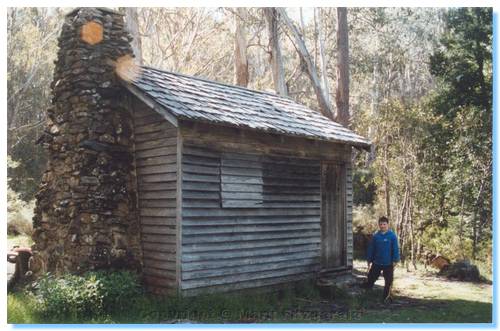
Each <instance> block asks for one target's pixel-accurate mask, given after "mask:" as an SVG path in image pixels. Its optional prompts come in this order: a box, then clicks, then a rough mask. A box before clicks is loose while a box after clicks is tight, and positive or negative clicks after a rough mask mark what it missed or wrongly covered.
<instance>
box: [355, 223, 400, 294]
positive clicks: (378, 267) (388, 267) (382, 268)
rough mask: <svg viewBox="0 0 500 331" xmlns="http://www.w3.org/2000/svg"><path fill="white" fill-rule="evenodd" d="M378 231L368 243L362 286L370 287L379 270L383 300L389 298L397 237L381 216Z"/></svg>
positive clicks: (397, 250) (396, 251)
mask: <svg viewBox="0 0 500 331" xmlns="http://www.w3.org/2000/svg"><path fill="white" fill-rule="evenodd" d="M378 227H379V231H377V232H376V233H375V234H374V235H373V238H372V240H371V241H370V244H369V245H368V252H367V262H368V269H369V270H370V271H369V272H368V279H367V281H366V283H365V284H363V285H362V287H364V288H369V289H371V288H372V287H373V284H375V282H376V281H377V279H378V277H379V276H380V272H383V275H384V282H385V284H384V297H383V301H384V302H388V301H390V300H391V298H390V295H391V286H392V280H393V276H394V265H395V264H396V263H398V262H399V248H398V238H397V237H396V235H395V234H394V232H392V231H391V230H389V220H388V219H387V217H385V216H382V217H380V218H379V220H378Z"/></svg>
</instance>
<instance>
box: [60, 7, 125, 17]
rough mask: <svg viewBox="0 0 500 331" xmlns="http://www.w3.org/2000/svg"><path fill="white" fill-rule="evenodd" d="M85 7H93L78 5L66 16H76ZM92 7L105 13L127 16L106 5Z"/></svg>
mask: <svg viewBox="0 0 500 331" xmlns="http://www.w3.org/2000/svg"><path fill="white" fill-rule="evenodd" d="M85 8H91V7H76V8H75V9H73V10H71V11H70V12H69V13H67V14H66V15H65V16H66V17H70V16H75V15H76V13H78V11H80V10H81V9H85ZM92 9H97V10H99V11H101V12H104V13H109V14H114V15H121V16H125V15H124V14H122V13H120V12H119V11H117V10H114V9H110V8H106V7H92Z"/></svg>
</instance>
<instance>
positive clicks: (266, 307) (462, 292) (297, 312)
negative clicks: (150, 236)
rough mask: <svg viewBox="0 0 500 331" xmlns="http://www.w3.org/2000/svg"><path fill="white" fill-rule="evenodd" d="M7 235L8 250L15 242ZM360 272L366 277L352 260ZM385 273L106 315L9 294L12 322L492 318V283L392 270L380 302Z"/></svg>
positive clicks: (152, 301) (143, 300)
mask: <svg viewBox="0 0 500 331" xmlns="http://www.w3.org/2000/svg"><path fill="white" fill-rule="evenodd" d="M12 240H13V239H12V238H9V247H10V243H11V242H12ZM354 267H355V273H356V274H358V275H364V274H366V265H365V263H364V262H361V261H355V265H354ZM383 283H384V281H383V278H382V277H380V279H379V280H378V281H377V282H376V283H375V285H376V286H375V288H374V289H373V290H371V291H366V290H362V289H360V288H359V286H357V285H355V286H351V287H344V288H332V290H331V291H328V293H326V294H325V292H324V291H320V290H319V289H318V287H316V286H315V285H314V283H312V282H310V283H304V284H303V285H301V286H295V287H291V288H288V289H285V290H282V291H278V292H270V293H261V294H257V293H255V294H252V293H251V292H249V293H248V294H245V295H241V294H239V295H238V293H234V294H225V295H224V294H222V295H221V294H219V295H207V296H201V297H194V298H158V297H153V296H149V295H143V296H141V297H140V298H137V300H136V301H135V302H134V303H133V305H132V306H131V307H130V309H126V310H120V311H118V312H116V313H111V314H106V315H105V316H99V317H89V318H84V319H81V318H80V319H71V318H68V319H67V320H61V319H55V320H54V319H52V318H50V317H42V316H40V315H39V314H37V313H36V312H35V309H34V302H33V297H32V296H30V295H27V294H26V292H23V291H18V292H15V293H11V294H9V295H8V322H9V323H14V324H18V323H19V324H21V323H154V324H156V323H491V321H492V294H493V293H492V290H493V289H492V285H491V282H483V283H470V282H460V281H452V280H448V279H446V278H444V277H440V276H437V275H436V272H435V271H425V270H423V268H419V270H417V271H411V272H408V271H407V270H406V269H403V268H401V267H399V268H396V270H395V281H394V286H393V291H392V293H393V298H394V300H393V302H392V303H390V304H384V303H382V302H381V297H382V290H383Z"/></svg>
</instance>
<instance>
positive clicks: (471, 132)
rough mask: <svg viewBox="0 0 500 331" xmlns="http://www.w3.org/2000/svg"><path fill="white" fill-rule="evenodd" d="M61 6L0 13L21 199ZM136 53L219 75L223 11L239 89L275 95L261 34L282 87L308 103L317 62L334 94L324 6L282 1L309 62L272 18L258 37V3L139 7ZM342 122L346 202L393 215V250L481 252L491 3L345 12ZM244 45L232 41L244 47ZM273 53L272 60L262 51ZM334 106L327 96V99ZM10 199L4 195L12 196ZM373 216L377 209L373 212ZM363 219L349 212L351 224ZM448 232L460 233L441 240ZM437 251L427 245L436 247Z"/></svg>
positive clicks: (226, 65) (227, 66) (223, 69)
mask: <svg viewBox="0 0 500 331" xmlns="http://www.w3.org/2000/svg"><path fill="white" fill-rule="evenodd" d="M66 11H67V10H62V9H48V8H11V9H9V10H8V45H7V53H8V76H7V82H8V100H7V103H8V154H9V156H10V157H11V158H12V160H14V161H16V162H17V164H18V166H17V167H11V168H9V173H8V175H9V178H10V180H9V185H10V186H9V187H10V188H11V189H12V192H11V195H12V196H13V194H16V196H15V197H16V199H17V198H22V199H24V200H26V201H29V200H31V199H32V197H33V195H34V192H35V191H36V189H37V187H38V183H39V181H40V176H41V172H42V169H43V168H44V166H45V158H44V156H43V152H42V151H41V149H40V148H39V147H38V145H36V144H35V142H36V140H37V139H38V137H39V135H40V133H41V130H42V124H43V122H44V120H45V111H44V110H45V109H46V108H47V107H48V106H49V104H50V98H51V96H50V88H49V86H50V82H51V81H52V73H53V61H54V59H55V56H56V51H57V35H58V33H59V31H60V24H62V22H63V19H62V17H63V15H64V13H65V12H66ZM134 11H135V12H136V14H137V17H136V21H137V22H136V23H137V27H138V29H137V31H136V35H137V36H139V37H140V39H141V45H142V57H143V63H144V64H145V65H148V66H153V67H158V68H162V69H166V70H170V71H174V72H181V73H185V74H189V75H196V76H201V77H204V78H208V79H213V80H217V81H221V82H226V83H229V84H231V83H232V82H233V80H234V63H235V52H234V43H233V42H228V41H232V40H234V38H235V29H234V26H233V24H234V21H235V19H237V20H238V24H239V25H240V29H241V31H244V32H245V34H244V36H245V39H246V46H245V48H246V49H245V54H246V63H247V64H246V65H247V69H248V76H247V77H246V78H247V79H248V87H249V88H252V89H258V90H268V91H274V90H275V84H274V82H273V69H272V68H273V65H272V61H270V56H272V53H273V51H272V49H273V47H272V45H271V44H270V43H269V41H270V39H273V38H275V41H279V49H280V57H281V61H280V67H281V66H282V70H281V69H280V74H282V77H283V79H282V80H283V82H282V84H281V85H282V87H283V89H284V90H285V89H286V93H287V95H288V97H290V98H293V99H294V100H296V101H297V102H300V103H302V104H305V105H307V106H309V107H310V108H313V109H316V110H319V107H318V101H317V98H316V95H315V89H314V87H313V85H312V84H311V80H310V79H309V77H308V67H307V66H309V69H315V71H317V76H318V77H321V81H322V82H325V81H326V82H330V83H329V84H325V83H322V84H321V85H322V88H323V89H324V92H323V93H325V95H327V96H328V97H327V98H326V99H327V100H329V101H328V102H329V103H332V102H333V100H335V98H334V97H333V95H334V94H333V91H335V90H336V88H337V86H336V84H335V83H334V82H336V81H337V78H338V77H337V71H336V66H337V55H338V52H339V49H337V45H336V42H335V40H336V38H335V36H336V33H337V11H336V8H322V9H321V10H320V11H318V12H317V13H316V12H314V10H312V9H292V8H287V9H286V10H285V12H286V13H287V14H288V17H289V18H290V22H291V23H293V25H294V26H295V27H296V28H297V33H298V34H299V35H300V37H301V40H302V42H303V44H304V47H305V48H306V49H307V50H308V52H309V54H310V63H308V64H306V63H305V61H304V59H303V58H301V57H300V56H298V54H297V51H296V48H295V47H296V42H295V43H294V38H293V36H292V35H291V33H290V29H287V28H286V25H285V24H283V22H281V23H279V22H277V24H276V26H275V29H273V30H272V34H273V35H274V36H273V37H272V38H270V36H269V34H270V32H269V29H268V28H267V26H266V16H265V11H264V9H263V8H245V9H244V15H241V17H240V16H236V15H238V12H239V11H238V10H235V9H233V8H146V7H142V8H137V9H136V10H134ZM347 22H348V32H349V62H350V64H349V74H350V84H349V111H350V113H351V125H352V127H353V129H354V130H355V131H357V132H358V133H360V134H362V135H365V136H367V137H369V138H370V139H371V140H372V141H373V143H374V148H373V150H372V151H371V153H369V154H366V153H356V154H355V155H356V158H355V162H356V165H357V168H358V169H360V170H359V171H358V172H356V173H355V175H354V187H355V194H354V200H355V201H356V202H358V203H359V204H366V205H367V206H368V207H365V208H364V209H363V210H364V211H365V212H363V213H362V214H363V215H365V216H363V218H367V217H366V215H368V212H369V211H373V213H374V215H372V217H373V219H366V221H367V222H373V221H374V220H375V219H376V216H379V215H378V214H380V213H382V211H383V213H385V214H388V215H390V216H391V219H392V221H393V224H394V225H395V227H396V230H397V231H398V234H399V236H400V238H401V244H402V247H403V255H404V256H405V257H408V258H409V260H415V259H416V258H417V257H418V255H419V254H420V253H422V252H423V251H424V250H426V249H428V250H432V251H433V252H436V253H442V254H446V255H448V256H449V257H451V258H480V259H483V260H485V259H487V258H488V256H491V255H488V254H489V253H488V252H490V251H491V250H490V248H491V223H492V221H491V213H492V212H491V208H492V202H491V198H492V197H491V194H492V192H491V190H492V163H491V162H492V161H491V160H492V159H491V144H492V141H491V132H492V111H491V108H492V59H491V53H492V11H491V9H487V8H457V9H436V8H349V10H348V14H347ZM242 51H243V50H242ZM271 58H272V57H271ZM332 105H333V104H332ZM11 200H12V199H11ZM375 213H376V214H377V215H375ZM359 221H361V220H359ZM450 237H453V238H458V239H452V240H450ZM438 251H439V252H438Z"/></svg>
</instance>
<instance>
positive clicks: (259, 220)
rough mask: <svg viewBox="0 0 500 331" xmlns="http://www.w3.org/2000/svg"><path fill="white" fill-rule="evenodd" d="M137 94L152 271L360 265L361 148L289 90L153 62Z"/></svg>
mask: <svg viewBox="0 0 500 331" xmlns="http://www.w3.org/2000/svg"><path fill="white" fill-rule="evenodd" d="M125 86H126V87H127V89H128V90H129V91H130V92H131V95H133V97H131V98H129V107H130V109H131V111H132V114H133V119H134V141H135V148H134V150H135V154H134V155H135V165H136V172H137V185H138V201H139V205H138V208H139V215H140V224H141V229H142V237H141V242H142V252H143V264H144V269H143V272H144V277H145V280H146V282H147V283H148V284H149V286H151V287H153V288H155V287H160V288H170V289H177V290H180V291H181V292H182V293H184V294H191V293H198V292H199V291H205V290H212V291H213V290H215V291H218V290H231V289H242V288H248V287H260V286H267V285H272V284H279V283H284V282H289V281H296V280H300V279H304V278H310V277H315V276H316V275H317V273H318V272H320V271H323V272H325V271H345V270H350V269H351V268H352V256H353V242H352V199H353V196H352V178H351V173H352V167H351V149H352V147H353V146H354V147H358V148H367V147H369V142H368V141H367V140H366V139H365V138H363V137H361V136H359V135H357V134H355V133H353V132H352V131H350V130H349V129H346V128H344V127H342V126H341V125H339V124H338V123H335V122H333V121H332V120H330V119H328V118H326V117H325V116H323V115H321V114H320V113H318V112H317V111H313V110H311V109H308V108H307V107H305V106H303V105H300V104H297V103H296V102H294V101H292V100H291V99H289V98H284V97H280V96H277V95H275V94H271V93H265V92H261V91H254V90H249V89H246V88H242V87H238V86H231V85H226V84H221V83H217V82H213V81H208V80H204V79H200V78H196V77H189V76H185V75H181V74H178V73H171V72H166V71H161V70H157V69H153V68H147V67H143V68H142V70H141V74H140V75H139V78H137V79H136V80H134V81H133V82H131V83H125Z"/></svg>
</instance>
